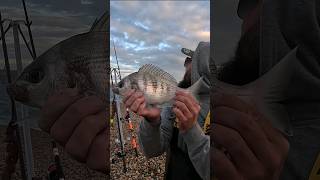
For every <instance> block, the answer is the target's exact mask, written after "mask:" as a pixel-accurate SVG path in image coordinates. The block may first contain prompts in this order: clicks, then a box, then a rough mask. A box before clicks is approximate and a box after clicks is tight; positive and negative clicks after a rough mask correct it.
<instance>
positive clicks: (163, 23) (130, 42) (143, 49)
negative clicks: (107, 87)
mask: <svg viewBox="0 0 320 180" xmlns="http://www.w3.org/2000/svg"><path fill="white" fill-rule="evenodd" d="M110 14H111V19H110V32H111V37H110V41H111V42H110V45H111V46H110V56H111V57H110V58H111V65H112V66H113V67H115V66H116V61H115V56H114V51H113V46H112V45H113V42H112V40H113V41H114V43H115V46H116V50H117V56H118V60H119V64H120V68H121V71H122V72H121V73H122V75H123V76H124V75H127V74H128V73H131V72H134V71H137V70H138V69H139V67H140V66H141V65H143V64H146V63H151V64H155V65H157V66H159V67H161V68H162V69H164V70H166V71H167V72H169V73H170V74H172V75H173V76H175V77H176V79H177V80H180V79H181V78H182V76H183V73H184V67H183V63H184V59H185V57H186V56H185V55H183V54H182V53H181V51H180V50H181V48H182V47H186V48H190V49H193V50H194V49H195V48H196V47H197V45H198V43H199V42H200V41H209V40H210V5H209V1H111V2H110Z"/></svg>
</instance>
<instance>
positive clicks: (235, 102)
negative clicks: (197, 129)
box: [212, 93, 279, 141]
mask: <svg viewBox="0 0 320 180" xmlns="http://www.w3.org/2000/svg"><path fill="white" fill-rule="evenodd" d="M212 100H213V104H214V108H216V107H220V106H225V107H229V108H231V109H235V110H237V111H240V112H243V113H245V114H248V115H251V116H254V117H256V123H258V124H259V126H260V127H261V128H262V130H263V131H264V134H266V135H267V138H268V139H269V140H270V141H273V140H275V139H278V138H277V137H279V135H278V132H277V131H276V130H275V128H273V126H272V124H271V122H270V121H269V120H266V119H265V118H261V117H262V115H261V114H260V113H259V111H258V110H257V109H256V108H255V107H254V106H251V105H249V104H248V103H247V102H244V101H243V100H242V99H240V98H238V97H237V96H235V95H231V94H222V93H215V94H214V95H213V97H212Z"/></svg>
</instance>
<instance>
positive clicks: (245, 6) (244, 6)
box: [237, 0, 259, 18]
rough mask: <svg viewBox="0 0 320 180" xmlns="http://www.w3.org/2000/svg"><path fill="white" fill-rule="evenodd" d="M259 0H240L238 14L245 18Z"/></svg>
mask: <svg viewBox="0 0 320 180" xmlns="http://www.w3.org/2000/svg"><path fill="white" fill-rule="evenodd" d="M258 2H259V0H239V3H238V10H237V13H238V16H239V17H240V18H243V17H244V16H245V15H246V14H247V13H248V12H249V11H250V10H252V9H253V8H254V7H255V6H256V5H257V3H258Z"/></svg>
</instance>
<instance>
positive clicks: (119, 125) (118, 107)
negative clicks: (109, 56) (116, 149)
mask: <svg viewBox="0 0 320 180" xmlns="http://www.w3.org/2000/svg"><path fill="white" fill-rule="evenodd" d="M112 42H113V50H114V53H115V56H116V62H117V68H113V69H112V70H111V78H113V79H112V80H111V84H112V86H113V83H115V84H117V83H118V78H119V81H121V72H120V66H119V61H118V56H117V51H116V46H115V44H114V40H112ZM112 71H113V73H114V76H112ZM113 81H114V82H113ZM113 102H115V105H116V106H115V109H116V111H115V114H116V116H117V129H118V136H119V141H120V154H119V156H120V157H121V158H122V161H123V172H124V173H125V172H127V167H126V159H125V156H126V154H125V150H124V138H123V129H122V122H121V119H122V115H121V105H120V99H119V97H118V96H117V95H116V94H114V93H113Z"/></svg>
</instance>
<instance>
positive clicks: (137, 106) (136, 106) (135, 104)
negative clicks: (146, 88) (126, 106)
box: [130, 96, 145, 113]
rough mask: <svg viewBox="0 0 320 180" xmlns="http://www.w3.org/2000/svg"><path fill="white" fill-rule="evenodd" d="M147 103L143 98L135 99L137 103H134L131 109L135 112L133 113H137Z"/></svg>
mask: <svg viewBox="0 0 320 180" xmlns="http://www.w3.org/2000/svg"><path fill="white" fill-rule="evenodd" d="M144 102H145V99H144V97H143V96H141V97H139V98H137V99H135V101H134V102H133V103H132V105H131V107H130V109H131V110H132V111H133V112H135V113H136V112H137V111H138V109H139V108H140V106H141V105H142V104H143V103H144Z"/></svg>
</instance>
